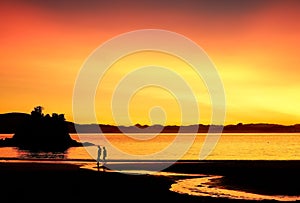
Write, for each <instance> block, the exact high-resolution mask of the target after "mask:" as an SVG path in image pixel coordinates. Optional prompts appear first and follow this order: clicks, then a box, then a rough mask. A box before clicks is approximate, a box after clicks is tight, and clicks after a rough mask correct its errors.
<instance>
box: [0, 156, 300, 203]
mask: <svg viewBox="0 0 300 203" xmlns="http://www.w3.org/2000/svg"><path fill="white" fill-rule="evenodd" d="M48 161H49V160H48ZM127 161H128V160H127ZM143 161H144V162H140V161H138V162H133V161H130V162H125V161H124V160H122V162H121V160H108V163H107V168H108V170H106V171H96V170H93V169H87V168H84V166H86V165H90V166H94V164H93V163H92V162H85V163H82V162H71V161H67V162H60V161H58V162H56V161H50V162H43V161H36V160H24V162H23V161H20V160H12V161H9V160H6V161H1V162H0V178H1V191H2V192H3V193H2V194H7V195H5V197H7V199H6V200H7V201H8V202H9V201H11V198H12V199H14V198H18V197H19V196H16V195H15V194H18V193H22V194H24V195H25V194H26V196H27V197H28V198H29V197H30V198H33V199H34V198H37V197H35V196H34V194H41V195H46V196H47V194H48V193H49V194H53V197H56V198H68V199H69V200H73V199H74V201H75V200H78V199H82V200H84V199H90V200H96V199H98V198H99V199H103V198H104V199H106V198H111V199H112V200H114V198H116V197H120V196H122V197H123V198H124V201H125V200H130V201H136V202H140V198H139V197H140V196H144V198H145V199H146V200H151V201H161V198H162V199H165V198H168V199H170V200H172V202H202V201H204V200H205V201H204V202H237V201H238V202H244V201H247V202H249V201H251V200H232V199H226V198H213V197H199V196H191V195H185V194H179V193H175V192H172V191H170V187H171V185H172V184H174V183H175V182H176V181H177V180H179V179H180V178H181V179H182V178H190V177H188V174H195V173H197V174H210V175H213V174H215V175H221V176H223V178H222V179H221V180H220V182H219V183H218V184H221V185H222V186H223V187H225V188H229V189H235V190H243V191H248V192H255V193H260V194H270V195H272V194H277V195H278V194H279V195H300V191H298V190H297V188H298V187H293V185H295V184H297V183H299V181H300V175H299V174H300V160H299V161H294V160H292V161H288V160H282V161H269V160H251V161H250V160H246V161H245V160H200V161H198V160H196V161H193V160H180V161H177V162H176V163H174V164H173V165H171V166H169V167H167V168H165V169H164V170H162V171H163V172H174V173H184V174H187V176H186V177H184V176H180V177H176V176H161V175H160V176H155V175H149V174H143V175H131V174H125V173H120V171H119V172H118V171H117V172H114V171H112V170H110V169H109V168H110V167H112V166H114V167H117V166H119V167H122V169H123V170H143V169H147V167H149V166H151V165H152V166H153V165H156V164H158V163H159V162H157V161H155V162H154V161H153V160H150V161H149V160H148V161H145V160H143ZM94 163H95V166H96V162H95V161H94ZM30 185H33V186H30ZM52 185H54V187H53V186H52ZM63 191H64V192H63ZM113 193H115V194H116V195H115V196H111V195H110V194H113ZM93 194H97V195H96V196H95V195H93ZM50 198H52V197H50ZM0 199H1V200H3V197H2V198H0ZM28 200H29V199H28ZM117 200H118V199H116V201H117ZM22 201H24V200H23V199H22ZM99 201H100V200H99ZM269 201H270V200H268V202H269ZM3 202H6V201H3ZM170 202H171V201H170Z"/></svg>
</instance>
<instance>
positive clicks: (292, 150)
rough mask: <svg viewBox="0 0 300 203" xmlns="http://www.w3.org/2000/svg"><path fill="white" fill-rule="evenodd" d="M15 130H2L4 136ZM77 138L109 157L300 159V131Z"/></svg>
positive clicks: (77, 155) (88, 154)
mask: <svg viewBox="0 0 300 203" xmlns="http://www.w3.org/2000/svg"><path fill="white" fill-rule="evenodd" d="M6 137H12V134H0V138H6ZM71 137H72V138H73V139H76V140H78V141H81V142H91V143H94V144H96V145H100V146H102V147H103V146H105V147H106V148H107V152H108V156H107V159H108V160H125V159H133V160H136V159H138V160H139V159H140V160H148V159H154V160H156V159H157V160H164V159H168V160H199V159H200V152H207V154H206V155H207V156H205V157H204V158H202V159H206V160H300V133H265V134H262V133H255V134H253V133H249V134H248V133H246V134H236V133H235V134H230V133H223V134H222V135H221V136H220V137H215V138H214V139H210V140H206V138H207V136H206V134H197V135H196V136H195V135H191V134H180V135H178V134H159V135H154V134H146V135H139V134H132V135H124V134H104V135H99V134H80V135H77V134H71ZM96 155H97V147H96V146H86V147H72V148H69V149H68V150H67V151H65V152H55V153H53V152H51V153H50V152H28V151H22V150H19V149H18V148H15V147H2V148H0V157H1V158H5V159H9V158H20V159H22V158H24V159H28V158H37V159H38V158H41V159H45V158H46V159H61V158H63V159H67V160H73V159H83V160H95V159H96Z"/></svg>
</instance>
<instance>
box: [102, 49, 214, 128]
mask: <svg viewBox="0 0 300 203" xmlns="http://www.w3.org/2000/svg"><path fill="white" fill-rule="evenodd" d="M143 68H146V70H144V69H143ZM157 68H164V69H165V70H166V71H165V74H166V75H162V73H161V72H160V69H157ZM139 70H140V72H139ZM145 71H148V72H145ZM150 75H151V76H150ZM127 77H131V81H130V80H129V81H128V82H126V83H125V84H126V85H127V86H128V88H127V87H125V88H124V87H122V88H123V90H125V92H122V93H121V96H120V97H117V99H118V101H117V102H119V104H120V107H116V109H114V107H112V106H111V102H112V99H113V95H114V94H115V92H116V91H117V90H118V89H117V88H118V87H119V86H122V85H124V84H122V83H120V82H122V80H124V78H125V79H126V78H127ZM149 77H151V78H150V79H149ZM153 77H157V78H158V80H160V81H162V80H165V83H166V84H167V85H169V86H163V85H159V84H157V83H155V81H154V82H152V83H151V81H153ZM148 79H149V80H150V81H149V84H148V83H147V84H146V86H141V85H139V83H142V82H143V81H146V80H148ZM154 79H155V78H154ZM136 80H138V81H136ZM139 81H140V82H139ZM182 81H183V82H184V83H185V84H186V85H188V87H189V88H190V90H191V92H192V93H193V94H192V95H191V94H189V92H182V91H181V89H182V88H181V87H179V86H178V85H180V84H182V83H181V82H182ZM136 82H137V84H136ZM169 88H171V89H169ZM114 99H116V98H114ZM193 99H194V102H196V103H197V104H196V105H197V106H198V109H199V111H201V118H200V114H199V118H197V119H198V123H199V122H203V123H208V122H209V121H210V116H211V114H210V107H209V106H210V99H209V94H208V92H207V90H206V87H205V85H204V83H203V81H202V79H201V77H200V76H198V75H197V74H196V72H195V71H194V70H193V68H192V67H191V66H189V65H188V64H187V63H186V62H185V61H183V60H181V59H179V58H177V57H175V56H172V55H169V54H166V53H162V52H154V51H142V52H137V53H134V54H130V55H128V56H126V57H124V58H122V59H120V60H118V61H117V62H116V63H114V64H113V65H112V66H111V67H110V68H109V70H108V71H107V72H106V73H105V75H104V77H103V78H102V80H101V82H100V83H99V86H98V92H97V96H96V112H97V115H98V122H99V123H111V124H116V122H115V119H114V116H113V111H116V110H117V108H123V109H124V108H128V111H125V112H128V115H129V120H126V119H122V118H117V119H118V120H119V121H123V124H126V125H132V124H135V123H141V124H147V125H151V124H167V125H172V124H173V125H175V124H176V125H180V124H185V125H187V124H192V123H193V118H191V120H190V122H186V121H182V120H181V117H182V114H181V109H180V108H181V106H180V104H181V103H182V102H188V101H189V100H190V102H193ZM127 105H128V106H127ZM153 108H154V109H153ZM158 108H160V110H158ZM152 110H154V111H152ZM151 111H152V116H154V117H153V119H154V120H153V121H151V119H150V117H149V116H150V115H149V114H151ZM189 111H193V112H195V111H198V110H197V109H190V110H189ZM122 116H124V117H125V116H126V115H124V114H123V115H122ZM160 119H161V120H160ZM130 120H131V122H130V123H129V122H128V121H130ZM164 121H165V123H163V122H164ZM181 122H186V123H181ZM194 123H195V120H194ZM118 124H121V123H118Z"/></svg>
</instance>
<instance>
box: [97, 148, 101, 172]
mask: <svg viewBox="0 0 300 203" xmlns="http://www.w3.org/2000/svg"><path fill="white" fill-rule="evenodd" d="M100 157H101V147H100V146H99V145H98V155H97V167H98V168H99V164H100Z"/></svg>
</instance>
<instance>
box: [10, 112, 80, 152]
mask: <svg viewBox="0 0 300 203" xmlns="http://www.w3.org/2000/svg"><path fill="white" fill-rule="evenodd" d="M42 111H43V107H41V106H37V107H35V108H34V110H33V111H32V112H31V115H30V117H29V119H27V120H25V122H24V123H22V125H20V126H19V128H17V130H16V132H15V134H14V135H13V137H12V138H11V139H10V140H6V142H7V144H8V145H14V146H17V147H19V148H20V149H28V150H39V151H65V150H66V149H68V148H69V147H73V146H82V143H80V142H77V141H76V140H73V139H72V138H71V136H70V135H69V133H68V126H67V123H66V121H65V117H64V114H57V113H53V114H52V116H50V115H49V114H47V115H46V116H44V114H43V112H42Z"/></svg>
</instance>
